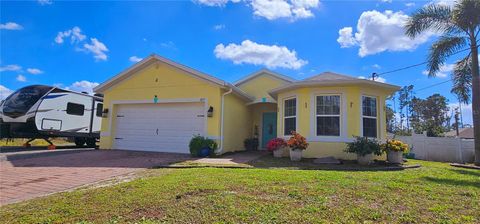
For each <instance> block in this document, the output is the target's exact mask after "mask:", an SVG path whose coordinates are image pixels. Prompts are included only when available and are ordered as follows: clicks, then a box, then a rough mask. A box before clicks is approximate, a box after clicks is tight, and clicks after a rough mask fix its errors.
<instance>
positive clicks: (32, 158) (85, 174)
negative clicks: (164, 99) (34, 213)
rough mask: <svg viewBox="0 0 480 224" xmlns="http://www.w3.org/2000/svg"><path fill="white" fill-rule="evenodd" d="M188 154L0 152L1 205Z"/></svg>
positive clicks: (118, 151) (74, 150) (185, 157)
mask: <svg viewBox="0 0 480 224" xmlns="http://www.w3.org/2000/svg"><path fill="white" fill-rule="evenodd" d="M188 158H189V155H185V154H174V153H157V152H136V151H122V150H93V149H62V150H55V151H49V150H37V151H15V152H4V150H3V149H2V153H0V205H5V204H10V203H14V202H19V201H23V200H28V199H32V198H35V197H40V196H44V195H48V194H51V193H55V192H60V191H66V190H70V189H74V188H78V187H80V186H84V185H88V184H92V183H95V182H99V181H103V180H108V179H111V178H113V177H116V176H120V175H126V174H128V173H132V172H136V171H140V170H143V169H146V168H150V167H153V166H156V165H167V164H169V163H172V162H179V161H183V160H186V159H188Z"/></svg>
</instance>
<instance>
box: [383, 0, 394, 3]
mask: <svg viewBox="0 0 480 224" xmlns="http://www.w3.org/2000/svg"><path fill="white" fill-rule="evenodd" d="M380 1H381V2H386V3H392V1H393V0H380Z"/></svg>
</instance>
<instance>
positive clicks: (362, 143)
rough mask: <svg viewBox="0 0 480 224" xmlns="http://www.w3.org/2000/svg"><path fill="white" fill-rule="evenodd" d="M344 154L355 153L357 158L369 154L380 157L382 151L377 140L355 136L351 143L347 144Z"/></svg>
mask: <svg viewBox="0 0 480 224" xmlns="http://www.w3.org/2000/svg"><path fill="white" fill-rule="evenodd" d="M345 152H348V153H356V154H357V155H359V156H365V155H367V154H370V153H373V154H375V155H381V154H382V149H381V147H380V144H379V143H378V141H377V140H375V139H373V138H367V137H360V136H356V137H355V140H354V141H353V142H349V143H347V148H346V149H345Z"/></svg>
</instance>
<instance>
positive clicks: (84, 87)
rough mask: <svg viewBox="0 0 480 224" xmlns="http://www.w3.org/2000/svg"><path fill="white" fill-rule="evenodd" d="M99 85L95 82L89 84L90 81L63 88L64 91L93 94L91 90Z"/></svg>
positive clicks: (78, 82)
mask: <svg viewBox="0 0 480 224" xmlns="http://www.w3.org/2000/svg"><path fill="white" fill-rule="evenodd" d="M98 85H99V83H97V82H90V81H86V80H83V81H77V82H74V83H72V85H70V86H67V87H65V89H66V90H71V91H75V92H87V93H88V94H90V95H91V94H93V88H95V87H96V86H98Z"/></svg>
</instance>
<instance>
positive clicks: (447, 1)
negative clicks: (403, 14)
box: [428, 0, 456, 6]
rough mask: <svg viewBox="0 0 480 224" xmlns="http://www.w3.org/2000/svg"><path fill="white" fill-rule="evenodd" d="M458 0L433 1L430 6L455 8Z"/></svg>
mask: <svg viewBox="0 0 480 224" xmlns="http://www.w3.org/2000/svg"><path fill="white" fill-rule="evenodd" d="M455 1H456V0H433V1H431V2H429V3H428V4H437V5H444V6H453V5H455Z"/></svg>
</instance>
